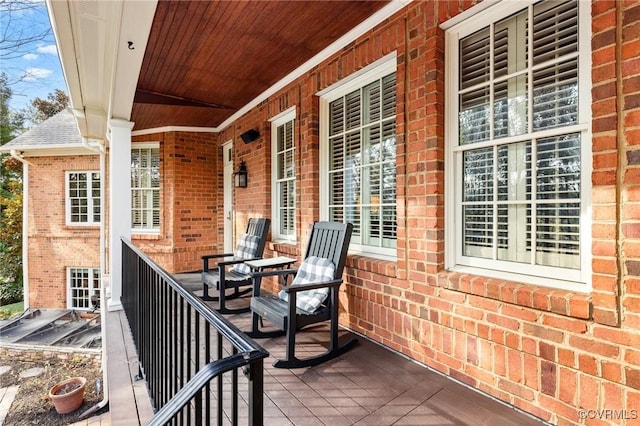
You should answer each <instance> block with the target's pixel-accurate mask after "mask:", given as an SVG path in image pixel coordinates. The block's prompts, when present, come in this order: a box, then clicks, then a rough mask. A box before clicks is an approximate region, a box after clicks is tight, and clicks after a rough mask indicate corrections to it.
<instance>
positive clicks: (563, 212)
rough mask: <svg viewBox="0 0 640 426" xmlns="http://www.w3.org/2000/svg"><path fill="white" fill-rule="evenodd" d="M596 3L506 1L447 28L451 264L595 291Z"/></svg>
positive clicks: (520, 278)
mask: <svg viewBox="0 0 640 426" xmlns="http://www.w3.org/2000/svg"><path fill="white" fill-rule="evenodd" d="M589 4H590V2H578V1H564V2H562V1H538V2H530V1H529V2H509V1H505V2H500V3H499V4H498V5H495V6H493V7H490V8H489V9H487V10H484V11H482V12H480V13H478V14H476V15H474V16H472V17H471V18H469V19H467V20H465V21H463V22H461V23H458V24H456V25H454V26H453V27H451V28H449V29H448V30H447V33H446V53H447V56H446V77H447V92H446V110H445V114H446V119H447V130H446V135H445V136H446V146H447V151H446V163H445V167H446V179H447V183H446V191H447V203H446V206H447V223H446V232H447V239H446V243H447V266H448V267H472V268H481V269H483V270H484V273H489V274H490V275H496V276H500V277H508V278H515V279H518V280H520V281H523V282H532V283H536V284H543V285H544V284H546V285H550V286H554V287H559V288H567V289H574V290H581V291H587V290H588V282H589V280H590V273H589V271H590V265H589V264H590V260H589V251H590V243H589V241H590V239H589V236H590V218H589V214H588V212H589V203H590V201H589V193H590V178H591V173H590V161H591V160H590V159H591V134H590V123H591V115H590V107H591V98H590V91H591V84H590V72H591V67H590V58H591V50H590V32H589V31H590V30H589V28H590V25H591V24H590V10H589V9H590V6H589ZM516 274H517V275H516ZM527 276H528V277H527Z"/></svg>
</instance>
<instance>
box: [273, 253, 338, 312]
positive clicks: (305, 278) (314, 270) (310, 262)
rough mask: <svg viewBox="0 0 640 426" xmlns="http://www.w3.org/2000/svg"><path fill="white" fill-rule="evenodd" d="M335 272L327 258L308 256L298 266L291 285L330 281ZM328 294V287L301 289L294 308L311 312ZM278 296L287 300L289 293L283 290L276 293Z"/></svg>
mask: <svg viewBox="0 0 640 426" xmlns="http://www.w3.org/2000/svg"><path fill="white" fill-rule="evenodd" d="M335 272H336V267H335V265H334V264H333V262H332V261H330V260H329V259H325V258H323V257H316V256H309V257H308V258H306V259H305V260H304V261H303V262H302V264H301V265H300V268H298V272H297V273H296V277H295V278H294V279H293V282H292V283H291V286H292V287H293V286H295V285H296V284H315V283H321V282H326V281H331V280H333V279H334V275H335ZM328 295H329V287H324V288H319V289H314V290H305V291H301V292H299V293H297V295H296V308H298V309H301V310H303V311H306V312H309V313H313V312H315V311H316V310H317V309H318V308H319V307H320V306H321V305H322V303H323V302H324V301H325V299H326V298H327V296H328ZM278 297H279V298H280V299H282V300H284V301H285V302H286V301H289V295H288V294H287V293H286V292H285V291H284V290H281V291H280V292H279V293H278Z"/></svg>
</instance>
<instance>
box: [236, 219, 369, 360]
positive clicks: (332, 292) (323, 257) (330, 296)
mask: <svg viewBox="0 0 640 426" xmlns="http://www.w3.org/2000/svg"><path fill="white" fill-rule="evenodd" d="M352 229H353V225H352V224H350V223H347V224H344V223H336V222H315V223H314V224H313V227H312V229H311V236H310V238H309V243H308V245H307V251H306V254H305V257H304V261H303V262H302V264H301V265H300V268H298V269H297V270H296V269H287V270H271V271H265V272H256V273H254V274H253V297H252V298H251V311H252V330H251V332H249V333H248V335H249V336H251V337H254V338H261V337H274V336H281V335H283V334H285V333H286V335H287V349H286V358H285V359H283V360H276V361H275V362H274V363H273V365H274V367H278V368H302V367H310V366H314V365H318V364H320V363H322V362H324V361H328V360H330V359H332V358H335V357H337V356H339V355H341V354H343V353H345V352H346V351H347V350H349V349H350V348H351V347H353V346H354V345H355V343H357V340H356V339H355V337H354V336H349V338H348V339H347V340H346V341H345V342H343V343H342V344H339V342H338V308H339V303H338V292H339V289H340V285H341V284H342V271H343V269H344V265H345V262H346V258H347V250H348V248H349V241H350V239H351V232H352ZM292 275H295V278H294V280H293V282H292V283H291V285H285V286H284V287H283V289H282V291H280V293H279V294H278V295H264V296H260V283H261V281H262V278H263V277H267V276H281V277H284V282H285V284H286V283H287V277H289V276H292ZM263 318H264V319H267V320H268V321H269V322H270V323H272V324H273V325H274V326H275V327H277V328H278V330H275V331H266V332H265V331H261V330H260V329H259V323H262V319H263ZM322 321H331V325H330V331H329V348H328V350H327V351H326V352H324V353H322V354H319V355H317V356H312V357H309V358H304V359H300V358H297V357H296V356H295V345H296V332H297V331H298V330H300V329H301V328H303V327H306V326H308V325H311V324H315V323H319V322H322Z"/></svg>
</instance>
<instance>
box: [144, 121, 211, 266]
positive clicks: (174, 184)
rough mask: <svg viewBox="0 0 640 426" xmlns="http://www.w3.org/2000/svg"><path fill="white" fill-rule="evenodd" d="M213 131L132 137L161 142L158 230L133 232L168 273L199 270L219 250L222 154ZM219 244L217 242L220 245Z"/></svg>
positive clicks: (145, 249) (145, 250)
mask: <svg viewBox="0 0 640 426" xmlns="http://www.w3.org/2000/svg"><path fill="white" fill-rule="evenodd" d="M218 140H219V137H218V135H216V134H214V133H201V132H167V133H157V134H150V135H144V136H135V137H133V138H132V143H133V144H135V142H143V141H146V142H160V176H161V184H160V199H161V201H160V203H161V206H162V207H161V213H160V232H159V234H158V235H141V234H134V235H132V240H133V241H134V242H135V244H136V245H137V246H138V247H140V248H141V249H142V250H143V251H144V252H145V253H146V254H147V255H149V256H150V257H151V258H152V259H154V260H155V261H156V262H158V264H160V265H161V266H162V267H163V268H165V269H166V270H167V271H169V272H172V273H174V272H188V271H196V270H199V269H202V260H201V259H200V257H201V256H202V255H204V254H208V253H216V252H219V251H220V250H221V247H222V238H220V237H219V236H220V235H221V233H220V232H221V230H220V229H219V228H218V220H217V219H218V218H217V213H218V210H219V209H220V211H222V209H221V208H220V206H221V202H222V201H221V199H222V198H221V197H222V195H221V190H222V187H221V184H219V181H221V180H222V175H221V172H222V168H221V164H222V155H221V150H220V146H219V143H218ZM218 242H219V243H218Z"/></svg>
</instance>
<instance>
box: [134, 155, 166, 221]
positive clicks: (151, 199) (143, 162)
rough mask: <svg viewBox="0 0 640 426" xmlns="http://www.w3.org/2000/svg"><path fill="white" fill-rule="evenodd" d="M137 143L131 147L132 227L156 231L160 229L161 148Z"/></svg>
mask: <svg viewBox="0 0 640 426" xmlns="http://www.w3.org/2000/svg"><path fill="white" fill-rule="evenodd" d="M136 145H137V146H136ZM136 145H134V146H133V147H132V148H131V227H132V228H133V230H134V231H135V232H145V231H152V232H155V231H158V230H159V229H160V149H159V148H158V146H157V144H154V145H153V146H146V145H142V144H136Z"/></svg>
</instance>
